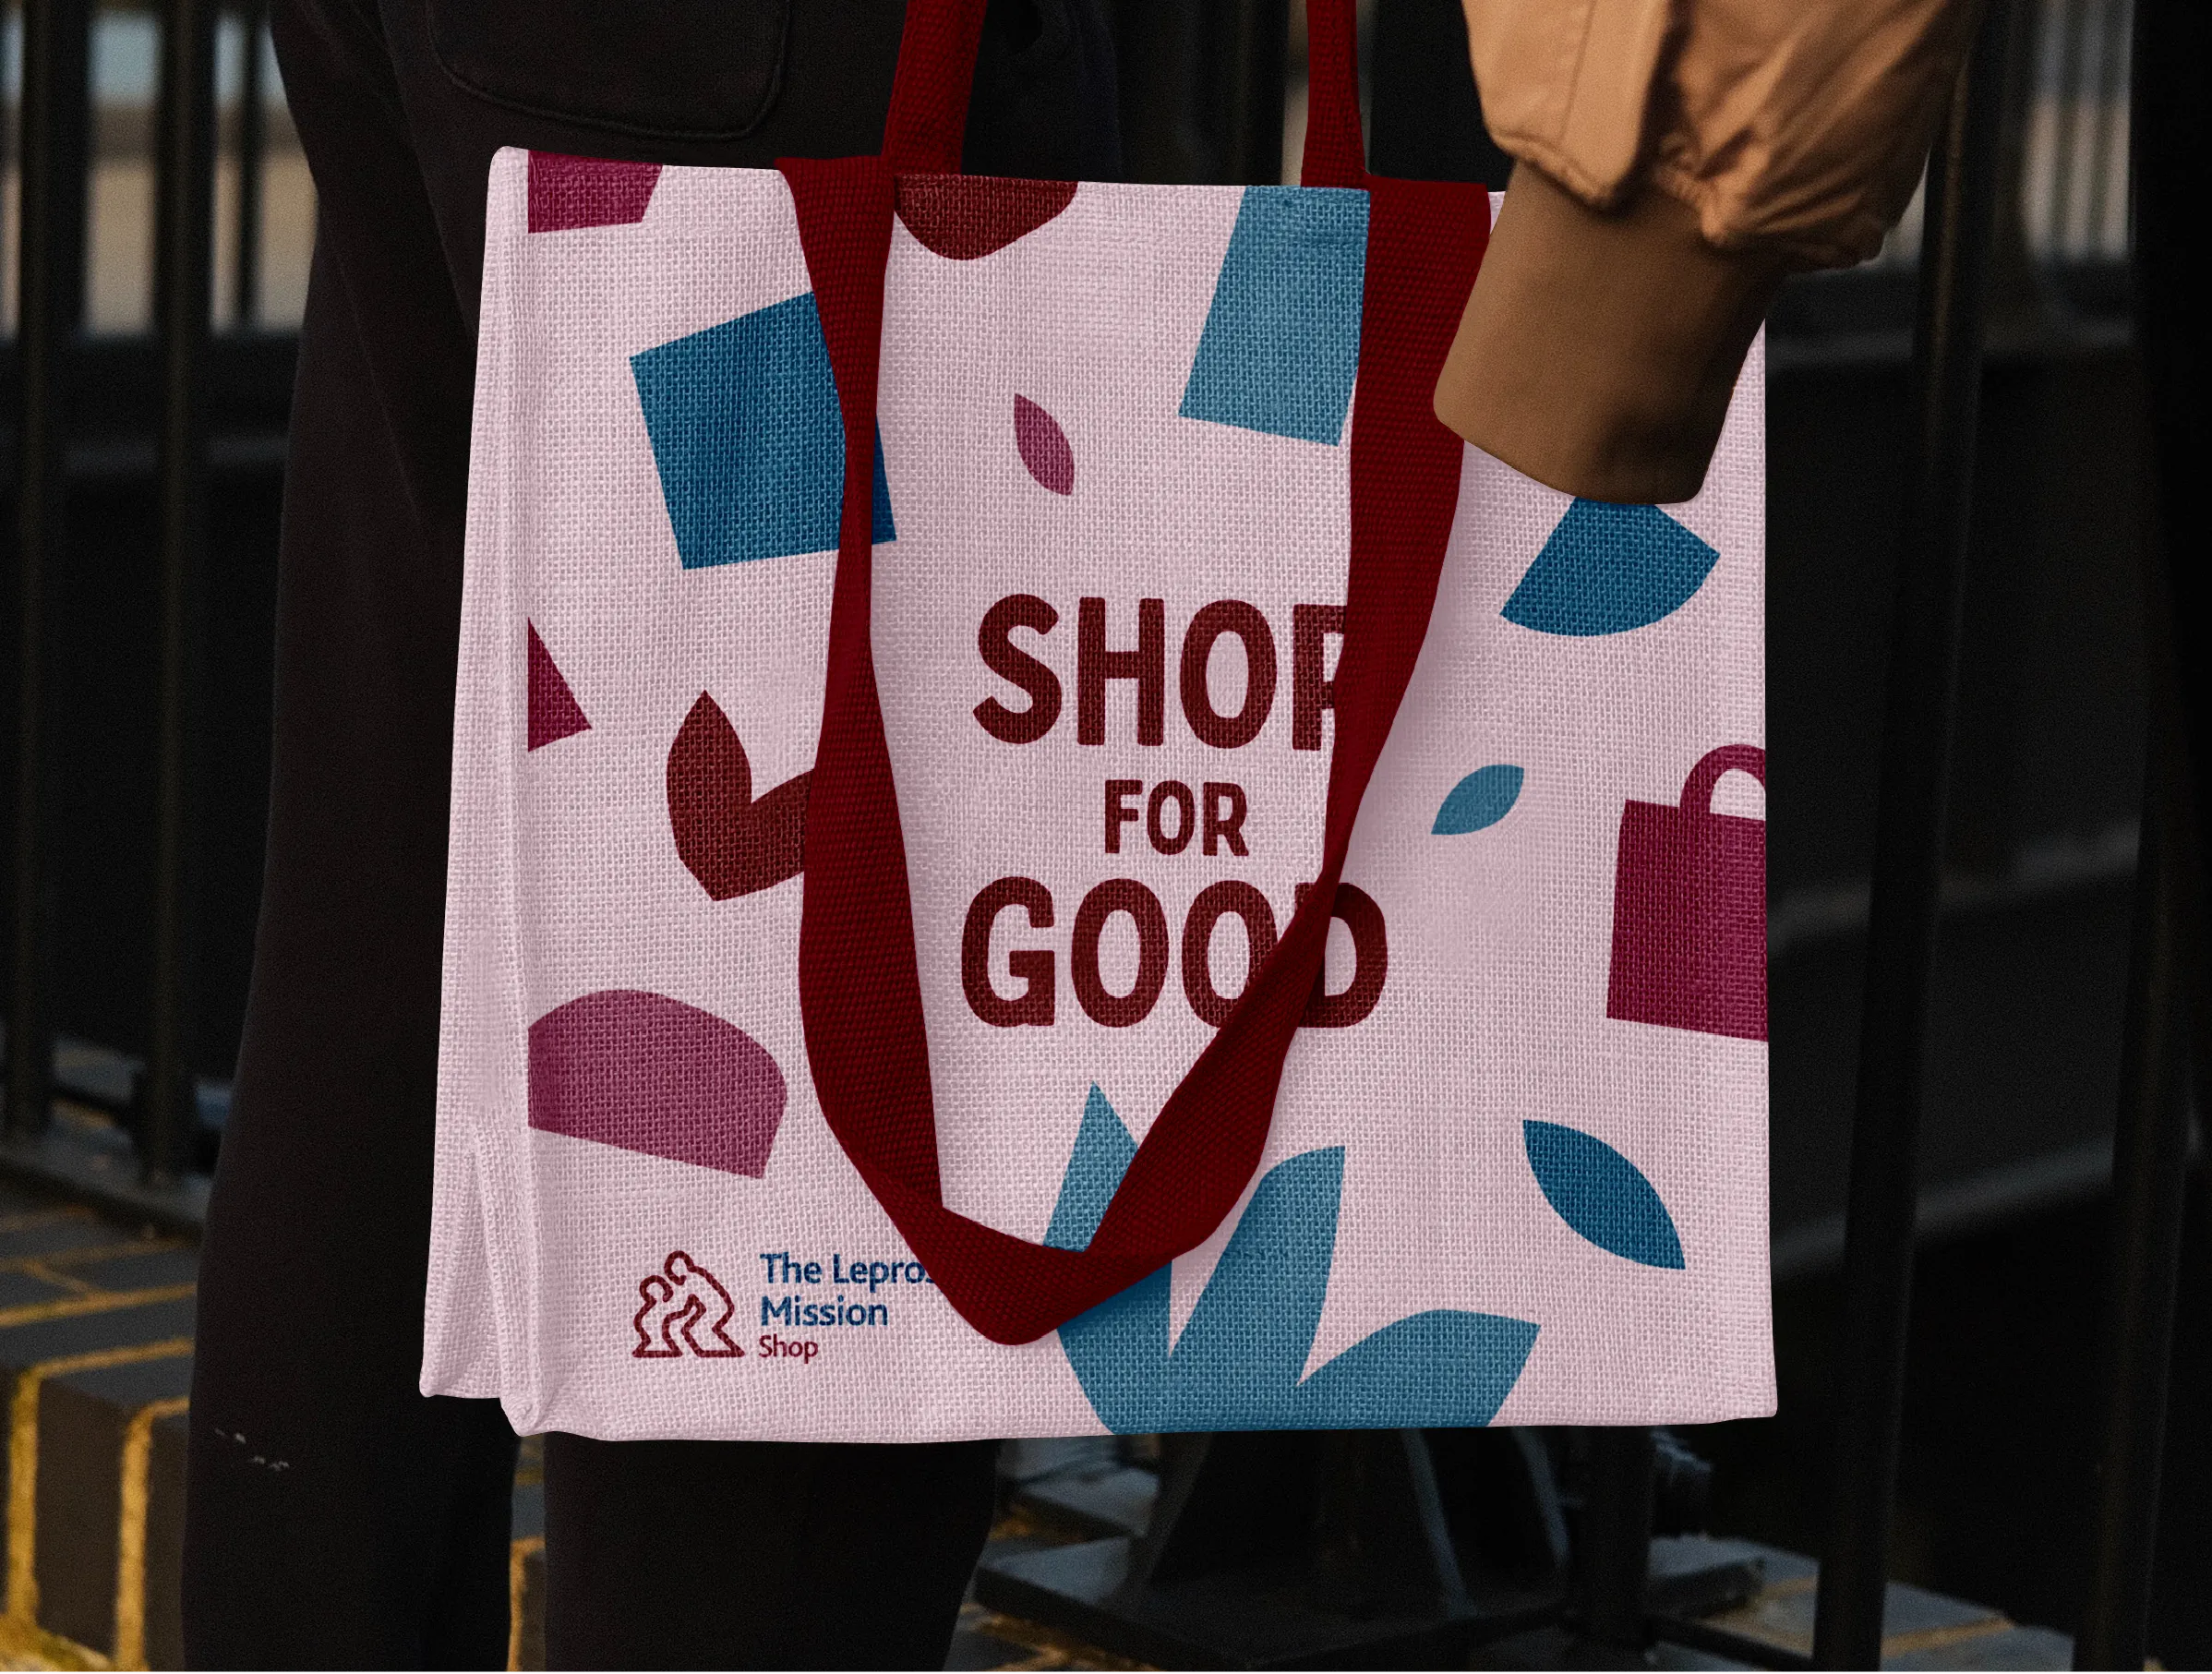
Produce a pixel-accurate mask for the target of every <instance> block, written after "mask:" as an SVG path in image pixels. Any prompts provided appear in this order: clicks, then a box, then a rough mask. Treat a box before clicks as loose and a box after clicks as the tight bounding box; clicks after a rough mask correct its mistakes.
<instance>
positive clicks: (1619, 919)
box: [1605, 744, 1766, 1041]
mask: <svg viewBox="0 0 2212 1674" xmlns="http://www.w3.org/2000/svg"><path fill="white" fill-rule="evenodd" d="M1731 771H1737V772H1743V773H1748V774H1749V775H1750V776H1751V777H1753V778H1755V779H1757V780H1758V781H1759V782H1760V784H1761V786H1762V787H1763V786H1764V785H1765V784H1766V752H1765V751H1763V750H1761V749H1760V748H1759V747H1758V746H1757V745H1755V744H1724V745H1722V746H1721V748H1719V749H1718V750H1714V751H1712V752H1710V753H1707V754H1706V755H1705V756H1704V757H1702V758H1701V760H1700V761H1699V763H1698V765H1696V766H1695V767H1692V768H1691V769H1690V770H1689V778H1688V780H1686V781H1685V782H1684V784H1683V786H1682V801H1681V805H1680V806H1679V807H1676V808H1670V807H1667V806H1666V805H1665V804H1664V803H1661V802H1633V801H1632V802H1630V803H1629V804H1628V805H1627V806H1626V807H1625V808H1623V809H1622V810H1621V813H1620V854H1619V860H1618V861H1617V866H1616V869H1615V873H1614V883H1613V975H1612V980H1611V982H1610V983H1609V984H1608V985H1607V991H1606V995H1605V1015H1606V1016H1607V1017H1609V1018H1620V1019H1621V1020H1622V1021H1624V1022H1629V1023H1657V1024H1661V1025H1663V1026H1665V1028H1668V1029H1694V1030H1699V1031H1700V1032H1701V1033H1704V1034H1715V1035H1735V1036H1737V1038H1738V1039H1741V1040H1746V1041H1763V1040H1765V1039H1766V822H1765V821H1763V820H1747V819H1743V818H1740V817H1738V816H1737V815H1736V814H1732V813H1713V787H1714V786H1715V785H1716V784H1718V783H1719V782H1720V777H1721V775H1723V774H1724V773H1728V772H1731Z"/></svg>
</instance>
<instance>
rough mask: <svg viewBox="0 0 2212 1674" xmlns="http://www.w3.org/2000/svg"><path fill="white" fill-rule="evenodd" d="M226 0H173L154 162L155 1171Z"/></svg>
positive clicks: (181, 949)
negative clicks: (158, 555) (157, 577)
mask: <svg viewBox="0 0 2212 1674" xmlns="http://www.w3.org/2000/svg"><path fill="white" fill-rule="evenodd" d="M217 15H218V7H217V0H169V5H168V10H167V13H166V15H165V17H164V18H163V21H162V94H161V136H160V144H159V147H158V150H157V154H156V160H155V172H154V194H155V213H154V237H155V240H156V243H155V258H154V302H155V327H156V331H158V333H159V337H160V343H161V364H162V435H161V494H162V525H161V526H162V667H161V681H162V684H161V718H160V744H161V749H160V768H159V779H158V790H157V801H156V815H155V837H154V863H155V874H154V936H153V943H154V963H153V1018H152V1027H151V1030H150V1043H149V1050H148V1052H147V1072H146V1084H145V1102H144V1105H143V1108H142V1111H141V1125H140V1127H139V1132H138V1143H139V1162H140V1165H141V1166H142V1168H143V1169H144V1171H145V1174H146V1176H147V1178H148V1180H149V1181H150V1182H159V1181H162V1180H166V1179H170V1178H173V1177H174V1174H175V1173H176V1171H177V1170H178V1169H179V1168H181V1167H182V1166H183V1165H184V1162H185V1161H186V1147H187V1146H188V1145H189V1143H190V1141H191V1138H192V1136H193V1130H194V1126H195V1124H196V1122H197V1119H198V1111H197V1109H196V1106H195V1102H194V1090H193V1079H192V1063H191V1053H192V1027H191V1025H192V1020H193V1018H192V1007H191V1005H190V999H191V994H192V986H193V985H192V981H191V969H190V955H191V939H190V931H191V894H192V891H191V869H192V868H191V859H192V857H191V812H192V809H191V784H190V777H191V776H190V771H189V769H190V754H191V749H192V725H191V712H192V707H193V698H194V695H195V693H194V692H193V685H194V683H195V682H194V679H193V676H194V673H195V668H194V665H195V662H196V660H197V659H196V656H195V653H196V650H197V646H196V643H195V642H196V639H197V635H196V633H195V632H194V628H195V620H194V618H195V615H196V608H197V605H198V578H199V568H200V556H201V547H202V545H203V542H204V539H205V526H204V525H205V512H206V503H205V502H206V487H207V484H206V477H207V469H206V453H207V437H206V428H205V415H204V414H203V412H202V408H203V405H204V400H205V390H204V387H203V386H204V383H205V369H206V361H207V344H208V316H209V312H210V307H211V306H212V296H211V295H210V292H211V287H212V283H213V279H212V274H211V271H210V269H211V266H212V262H211V260H210V258H211V255H212V252H213V247H214V243H213V241H214V229H213V227H212V225H211V223H212V221H213V219H214V208H215V20H216V18H217Z"/></svg>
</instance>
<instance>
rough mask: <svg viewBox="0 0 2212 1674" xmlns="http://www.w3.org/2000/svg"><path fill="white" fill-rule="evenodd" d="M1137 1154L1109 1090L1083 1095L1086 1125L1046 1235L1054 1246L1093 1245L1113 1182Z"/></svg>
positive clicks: (1115, 1183)
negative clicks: (1114, 1106) (1115, 1112)
mask: <svg viewBox="0 0 2212 1674" xmlns="http://www.w3.org/2000/svg"><path fill="white" fill-rule="evenodd" d="M1135 1161H1136V1140H1135V1139H1132V1138H1130V1137H1129V1130H1128V1129H1127V1128H1125V1127H1124V1126H1122V1119H1121V1117H1120V1116H1118V1115H1116V1114H1114V1109H1113V1106H1112V1105H1111V1104H1109V1103H1108V1102H1106V1095H1105V1094H1104V1093H1102V1092H1100V1090H1098V1089H1097V1088H1096V1087H1093V1088H1092V1089H1091V1090H1090V1097H1089V1098H1088V1099H1087V1100H1086V1101H1084V1104H1083V1126H1081V1127H1080V1128H1078V1129H1077V1130H1076V1149H1075V1150H1074V1152H1073V1153H1072V1154H1071V1155H1070V1156H1069V1157H1068V1160H1067V1173H1066V1174H1063V1175H1062V1176H1061V1177H1060V1200H1059V1201H1058V1202H1057V1203H1055V1204H1054V1205H1053V1206H1052V1225H1051V1226H1050V1227H1048V1228H1046V1230H1045V1234H1044V1241H1045V1243H1046V1244H1047V1245H1049V1246H1051V1247H1052V1248H1053V1249H1088V1248H1089V1247H1090V1240H1091V1237H1092V1235H1093V1234H1096V1233H1097V1232H1098V1230H1099V1222H1101V1221H1103V1220H1104V1219H1105V1218H1106V1206H1107V1204H1109V1203H1111V1202H1112V1201H1113V1193H1114V1188H1115V1187H1116V1186H1120V1185H1121V1183H1122V1176H1123V1175H1124V1174H1127V1173H1128V1172H1129V1164H1130V1163H1132V1162H1135Z"/></svg>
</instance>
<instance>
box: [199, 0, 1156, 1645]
mask: <svg viewBox="0 0 2212 1674" xmlns="http://www.w3.org/2000/svg"><path fill="white" fill-rule="evenodd" d="M901 22H902V6H901V4H900V0H798V3H794V0H653V4H652V5H651V6H624V5H620V4H615V3H613V0H276V4H275V6H274V7H273V13H272V25H273V28H274V30H275V35H276V42H277V51H278V56H279V60H280V62H281V64H282V66H283V75H284V85H285V90H286V92H287V95H288V97H289V98H290V100H291V103H292V109H293V114H294V120H295V124H296V126H297V127H298V129H299V133H300V138H301V142H302V144H303V146H304V147H305V149H306V151H307V160H308V163H309V164H310V165H311V167H312V169H313V172H314V175H315V185H316V190H317V194H318V203H319V222H318V235H317V242H316V252H315V264H314V270H313V274H312V277H311V280H310V283H309V287H308V300H307V319H306V320H305V323H304V325H303V327H302V333H301V343H300V364H299V376H298V382H297V386H296V389H295V395H294V404H293V415H292V433H291V453H290V459H289V464H288V466H287V474H286V480H285V506H284V522H283V544H282V556H281V560H280V563H281V572H280V580H279V588H278V611H277V616H278V621H277V642H278V643H277V657H276V668H277V677H276V727H275V738H274V749H273V758H272V768H271V778H270V825H269V861H268V871H267V873H266V878H265V883H264V888H263V902H262V912H261V920H260V925H259V930H258V941H257V946H256V955H255V968H254V979H253V991H252V996H251V1000H250V1003H249V1005H248V1007H247V1017H246V1038H245V1042H244V1045H243V1048H242V1051H241V1054H240V1059H239V1065H238V1074H237V1081H236V1094H235V1101H234V1107H233V1113H232V1116H231V1121H230V1126H229V1129H228V1131H227V1133H226V1135H225V1138H224V1143H223V1152H222V1164H221V1167H220V1168H219V1170H218V1172H217V1176H216V1181H215V1188H214V1196H213V1199H212V1201H211V1204H210V1210H209V1219H208V1234H207V1242H206V1246H205V1252H204V1259H203V1263H202V1267H201V1289H200V1312H199V1348H198V1357H197V1360H196V1364H195V1371H194V1380H193V1394H192V1408H191V1418H190V1440H189V1449H188V1455H187V1459H188V1463H187V1473H188V1475H187V1481H188V1499H187V1504H186V1533H185V1640H186V1654H187V1656H188V1657H189V1658H190V1660H191V1661H192V1662H193V1663H194V1664H195V1665H196V1666H201V1667H210V1666H212V1667H226V1668H251V1667H287V1668H305V1667H329V1666H343V1667H350V1668H399V1667H426V1666H427V1667H445V1668H451V1667H464V1666H480V1667H487V1666H489V1667H496V1666H499V1664H500V1663H502V1662H503V1661H504V1658H505V1654H506V1646H507V1622H506V1616H507V1550H508V1534H509V1529H508V1522H509V1519H508V1495H509V1485H510V1481H511V1475H512V1471H513V1464H514V1451H515V1440H514V1437H513V1436H512V1434H511V1432H510V1431H509V1429H508V1427H507V1424H506V1422H505V1420H504V1419H503V1418H502V1416H501V1415H500V1413H499V1409H498V1408H497V1407H496V1406H494V1405H492V1404H491V1403H487V1402H474V1401H455V1400H442V1399H439V1400H433V1399H426V1398H425V1397H423V1396H422V1395H420V1394H418V1393H417V1392H416V1378H417V1368H418V1366H419V1363H420V1359H421V1353H422V1307H423V1292H424V1280H425V1273H426V1269H427V1244H428V1227H429V1213H430V1173H431V1139H432V1109H433V1096H434V1088H435V1080H436V1065H437V1044H438V1006H439V955H440V943H441V936H442V929H443V909H444V880H445V849H446V812H447V788H448V778H449V775H450V769H451V737H452V718H453V679H454V666H455V658H456V645H457V640H458V632H459V615H460V596H461V551H462V528H463V512H464V509H465V501H466V483H467V467H468V430H469V411H470V403H471V393H472V388H473V383H474V378H475V324H476V307H477V296H478V281H479V277H480V270H481V267H482V261H483V247H484V243H483V238H484V195H485V180H486V175H487V169H488V167H489V164H490V162H491V158H492V154H493V152H494V151H497V150H498V149H499V147H500V146H504V145H517V146H528V147H532V148H535V149H538V150H544V151H564V152H569V153H571V154H582V155H586V156H602V157H627V158H636V159H642V160H646V161H655V162H662V163H707V164H747V165H752V166H770V165H773V163H775V160H776V159H777V158H778V157H783V156H815V157H835V156H845V155H851V154H854V153H859V152H868V151H875V150H877V149H878V148H879V146H880V143H881V137H882V128H883V116H884V109H885V106H886V103H887V102H888V98H889V93H890V86H891V74H892V67H893V64H894V61H895V59H896V49H897V42H898V33H899V29H900V25H901ZM1113 85H1114V84H1113V70H1112V52H1111V47H1110V44H1109V42H1108V39H1107V36H1106V34H1105V30H1104V26H1103V24H1102V22H1101V20H1100V15H1099V13H1098V10H1097V0H992V7H991V21H990V23H989V25H988V26H987V28H986V31H985V40H984V48H983V53H982V57H981V60H980V64H979V66H978V70H977V78H976V90H975V100H974V104H973V107H972V114H971V117H970V121H969V130H968V153H967V163H968V167H969V168H970V169H973V170H977V171H979V172H989V173H997V174H1018V175H1034V176H1042V177H1046V178H1059V179H1083V178H1088V179H1101V178H1112V177H1113V175H1115V173H1116V171H1117V167H1118V141H1117V138H1116V133H1115V124H1114V93H1113ZM990 1492H991V1468H990V1456H989V1449H988V1446H964V1447H937V1448H912V1449H898V1450H888V1449H877V1448H856V1449H836V1448H824V1447H774V1446H768V1445H738V1444H725V1445H720V1446H710V1445H687V1444H673V1443H672V1444H644V1443H631V1444H605V1443H595V1442H589V1441H583V1440H576V1439H555V1440H553V1441H552V1442H551V1443H550V1445H549V1447H548V1451H547V1520H548V1537H547V1560H548V1564H549V1572H550V1578H551V1588H550V1594H549V1597H550V1600H551V1617H550V1621H549V1630H550V1635H551V1647H552V1651H553V1654H554V1655H555V1656H559V1657H560V1658H561V1659H563V1660H566V1661H569V1662H572V1663H583V1664H596V1665H600V1666H609V1665H619V1666H626V1667H632V1668H637V1667H659V1666H679V1665H695V1664H716V1665H720V1666H724V1667H792V1666H804V1665H808V1664H824V1665H830V1666H844V1667H867V1666H875V1665H883V1666H894V1665H895V1666H900V1667H916V1666H920V1665H924V1664H929V1663H932V1662H935V1661H937V1660H939V1659H941V1657H942V1655H943V1650H944V1642H945V1639H946V1636H947V1634H948V1633H949V1631H950V1628H951V1624H952V1616H953V1612H954V1610H955V1608H956V1604H957V1600H958V1596H959V1593H960V1588H961V1585H962V1583H963V1581H964V1579H965V1576H966V1573H967V1571H968V1567H969V1565H970V1564H971V1563H972V1561H973V1560H974V1557H975V1554H976V1550H977V1548H978V1546H979V1544H980V1541H981V1539H982V1538H983V1532H984V1525H985V1523H986V1520H987V1517H988V1513H989V1502H990Z"/></svg>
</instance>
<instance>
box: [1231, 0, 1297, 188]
mask: <svg viewBox="0 0 2212 1674" xmlns="http://www.w3.org/2000/svg"><path fill="white" fill-rule="evenodd" d="M1228 9H1229V17H1228V18H1227V19H1225V21H1226V22H1227V24H1228V29H1227V30H1226V31H1225V32H1226V33H1227V35H1228V37H1229V42H1228V45H1229V54H1230V57H1229V76H1228V83H1229V86H1228V109H1227V110H1226V111H1225V112H1224V113H1223V127H1224V129H1225V130H1226V131H1225V133H1224V135H1223V141H1224V146H1225V150H1226V151H1227V156H1226V158H1225V159H1224V162H1225V163H1226V166H1227V172H1228V175H1229V178H1230V179H1231V180H1232V181H1233V182H1237V183H1240V184H1243V185H1245V186H1273V185H1275V184H1277V183H1278V182H1279V181H1280V180H1281V179H1282V105H1283V63H1284V60H1285V59H1286V58H1287V57H1288V55H1289V54H1290V42H1291V4H1290V0H1229V7H1228Z"/></svg>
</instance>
